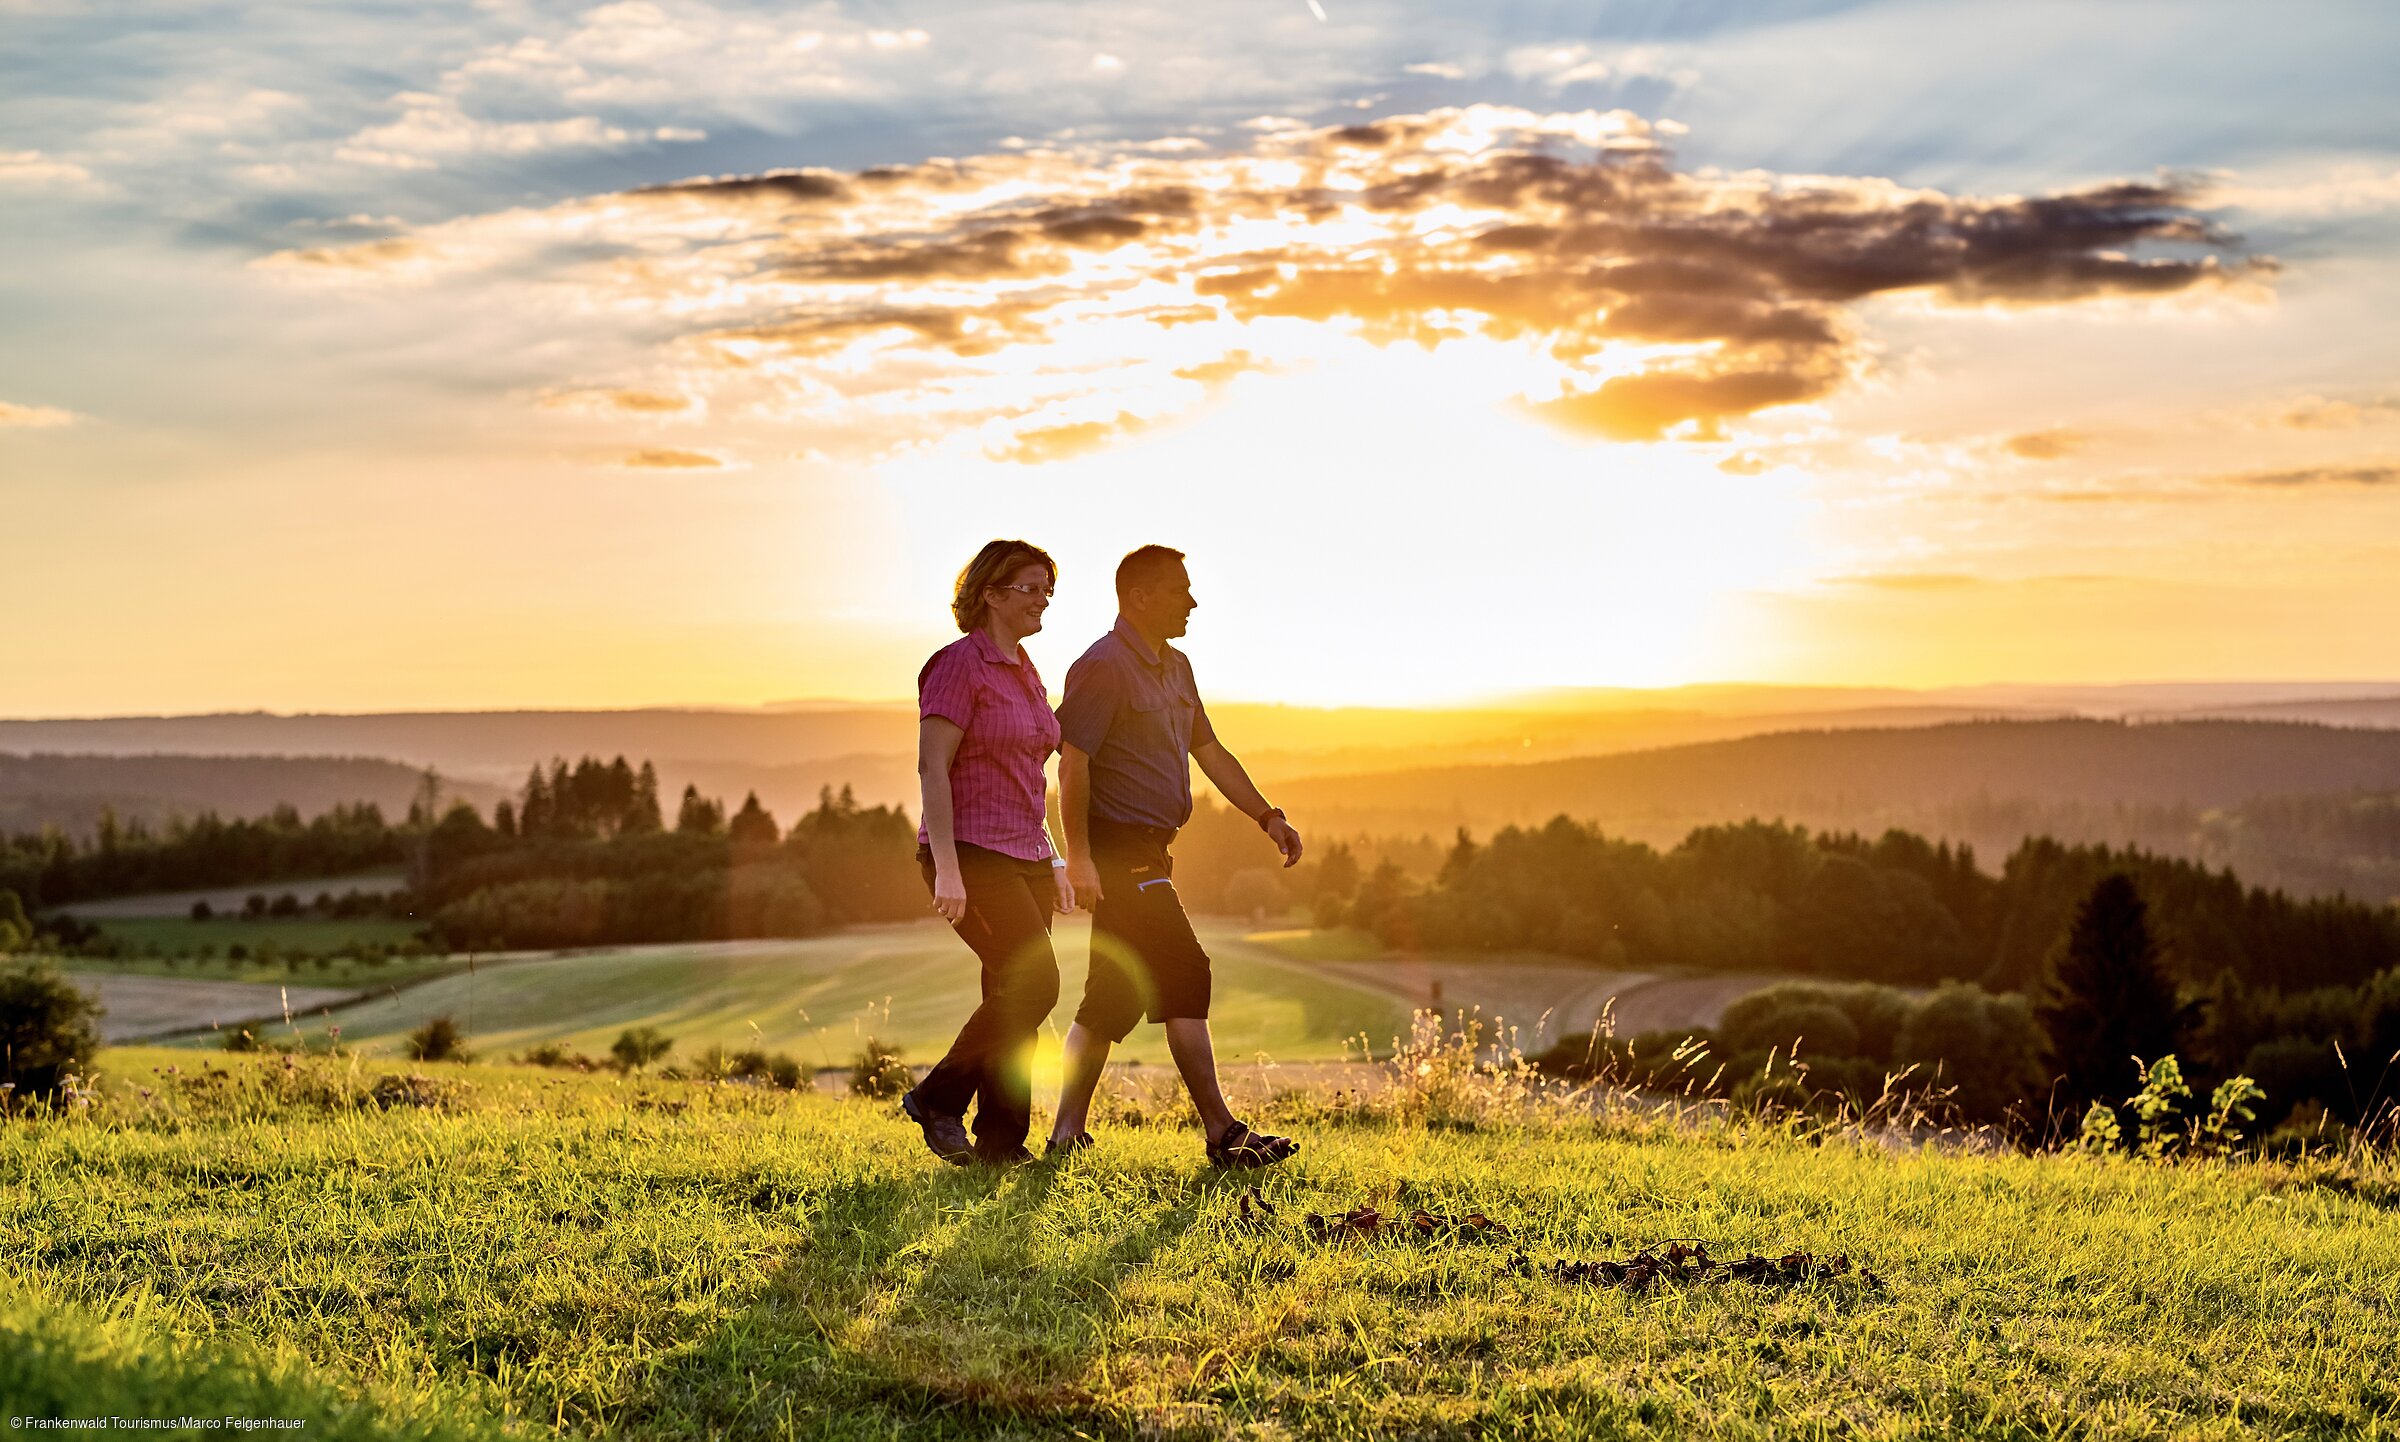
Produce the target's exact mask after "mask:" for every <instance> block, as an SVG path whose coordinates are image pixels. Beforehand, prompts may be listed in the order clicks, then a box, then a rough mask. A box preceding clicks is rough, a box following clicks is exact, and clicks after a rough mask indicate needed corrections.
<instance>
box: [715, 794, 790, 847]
mask: <svg viewBox="0 0 2400 1442" xmlns="http://www.w3.org/2000/svg"><path fill="white" fill-rule="evenodd" d="M726 834H727V835H729V836H730V837H732V838H733V844H734V845H736V846H742V847H751V846H773V845H774V844H775V843H776V842H777V841H780V840H782V839H783V831H782V828H780V827H778V826H777V825H776V824H775V818H774V817H773V816H772V815H770V814H769V813H768V811H767V808H765V807H764V806H761V805H759V804H758V793H757V792H755V791H753V792H751V793H750V794H749V795H748V796H746V797H744V798H743V799H742V809H741V810H739V811H737V812H735V813H734V814H733V821H732V823H731V824H730V825H729V826H728V827H727V828H726Z"/></svg>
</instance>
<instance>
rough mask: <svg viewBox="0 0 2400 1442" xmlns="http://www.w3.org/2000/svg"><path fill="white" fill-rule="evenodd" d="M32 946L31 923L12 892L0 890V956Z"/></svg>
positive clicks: (22, 903)
mask: <svg viewBox="0 0 2400 1442" xmlns="http://www.w3.org/2000/svg"><path fill="white" fill-rule="evenodd" d="M32 944H33V921H32V919H31V918H30V917H28V916H26V915H25V903H24V902H23V901H21V900H19V899H18V898H17V894H16V893H15V892H14V891H6V890H0V955H4V954H6V953H8V952H12V951H23V950H24V949H25V948H26V947H28V946H31V945H32Z"/></svg>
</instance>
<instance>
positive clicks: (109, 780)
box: [0, 753, 502, 836]
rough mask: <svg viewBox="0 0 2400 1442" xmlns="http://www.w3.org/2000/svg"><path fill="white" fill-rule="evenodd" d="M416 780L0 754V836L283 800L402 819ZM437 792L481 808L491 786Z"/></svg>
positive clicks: (493, 797) (280, 763) (487, 803)
mask: <svg viewBox="0 0 2400 1442" xmlns="http://www.w3.org/2000/svg"><path fill="white" fill-rule="evenodd" d="M418 779H419V773H418V771H417V769H416V768H415V767H412V766H406V765H402V764H401V763H399V762H396V761H383V760H376V759H373V758H369V757H363V756H342V757H327V756H150V755H126V756H59V755H46V754H36V755H31V756H12V755H8V754H6V753H0V833H15V832H31V831H39V830H40V829H41V828H42V827H43V826H45V825H51V826H57V827H58V828H60V829H61V830H63V831H66V832H68V833H69V834H71V835H75V836H88V835H90V834H91V832H92V830H93V828H95V827H96V826H97V825H98V824H99V820H100V812H101V810H102V808H104V807H106V808H110V809H113V810H114V811H115V812H116V814H117V816H118V817H119V819H121V820H131V819H134V818H137V817H138V818H139V819H141V820H143V821H145V822H149V823H152V824H154V825H155V824H157V823H159V822H163V821H164V820H166V818H167V817H169V816H171V815H177V814H181V815H185V816H191V815H195V814H197V813H199V812H202V811H214V812H216V813H217V814H218V815H220V816H225V817H229V818H230V817H236V816H259V815H263V814H265V813H266V812H269V811H272V810H274V809H275V807H276V806H278V805H281V804H285V803H289V804H290V805H292V806H294V807H296V808H298V810H299V812H300V814H301V816H302V817H304V818H305V817H313V816H316V815H318V814H319V813H321V812H324V811H326V810H328V809H330V808H331V807H333V806H334V805H336V804H340V803H348V802H354V801H372V802H374V803H375V804H376V805H378V806H380V807H382V808H383V814H384V815H385V816H386V817H388V818H390V819H392V820H394V821H397V820H399V819H400V818H402V817H404V816H406V815H407V814H408V803H409V800H410V798H411V797H413V796H414V795H415V794H416V790H417V783H418ZM443 793H444V795H446V796H449V797H453V798H456V799H460V800H465V801H471V802H473V803H475V805H477V806H478V807H481V808H483V809H485V810H487V811H488V810H489V809H490V808H491V805H492V803H493V802H495V801H497V800H499V799H500V796H501V794H502V793H501V791H500V790H499V788H497V787H493V786H488V785H483V784H480V783H477V782H472V781H459V780H449V781H445V783H444V786H443Z"/></svg>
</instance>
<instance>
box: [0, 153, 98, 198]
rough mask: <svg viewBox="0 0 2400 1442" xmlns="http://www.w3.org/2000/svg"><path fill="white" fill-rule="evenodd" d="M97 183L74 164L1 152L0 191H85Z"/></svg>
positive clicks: (87, 172) (32, 154) (86, 172)
mask: <svg viewBox="0 0 2400 1442" xmlns="http://www.w3.org/2000/svg"><path fill="white" fill-rule="evenodd" d="M98 183H99V181H98V178H97V177H95V176H94V175H93V174H92V173H91V172H90V171H89V170H86V169H84V168H83V167H82V166H80V165H77V164H75V163H74V162H73V161H67V160H59V159H57V158H55V157H53V156H47V155H44V154H42V152H40V151H38V150H0V190H85V189H91V188H93V187H95V186H97V185H98Z"/></svg>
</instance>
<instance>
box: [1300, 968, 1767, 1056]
mask: <svg viewBox="0 0 2400 1442" xmlns="http://www.w3.org/2000/svg"><path fill="white" fill-rule="evenodd" d="M1291 964H1292V965H1295V966H1306V967H1309V968H1310V969H1312V970H1318V971H1324V972H1328V973H1331V974H1333V975H1335V976H1339V977H1342V978H1343V979H1344V980H1347V981H1355V982H1358V983H1360V984H1361V985H1365V986H1372V987H1376V988H1378V989H1381V990H1384V991H1388V992H1390V993H1391V994H1392V995H1394V996H1398V997H1402V998H1404V999H1406V1000H1407V1001H1408V1002H1409V1003H1410V1004H1411V1005H1412V1006H1417V1007H1427V1006H1433V1005H1435V1004H1436V992H1435V987H1436V986H1437V985H1438V986H1439V987H1440V992H1439V1005H1440V1006H1441V1007H1442V1009H1444V1010H1446V1011H1453V1012H1455V1011H1460V1010H1464V1009H1467V1008H1476V1009H1478V1010H1480V1011H1481V1013H1482V1015H1483V1016H1484V1018H1485V1019H1486V1021H1487V1022H1488V1021H1489V1020H1490V1019H1492V1018H1495V1017H1498V1018H1501V1019H1504V1020H1505V1021H1506V1022H1508V1024H1510V1025H1512V1026H1514V1027H1516V1028H1517V1044H1518V1045H1519V1046H1520V1047H1522V1048H1524V1049H1525V1051H1527V1052H1528V1053H1533V1052H1540V1051H1542V1050H1545V1049H1546V1048H1548V1047H1551V1046H1553V1045H1555V1044H1557V1043H1558V1042H1560V1041H1562V1040H1565V1039H1566V1038H1569V1037H1580V1036H1584V1035H1587V1034H1589V1033H1590V1031H1591V1029H1592V1027H1593V1025H1594V1024H1596V1023H1597V1022H1598V1021H1599V1020H1600V1017H1601V1013H1602V1012H1603V1011H1604V1010H1605V1011H1608V1012H1609V1013H1610V1016H1611V1020H1612V1023H1613V1025H1614V1028H1615V1031H1616V1034H1617V1035H1618V1036H1638V1035H1640V1034H1641V1033H1643V1032H1646V1031H1669V1030H1673V1029H1675V1028H1677V1027H1706V1026H1715V1025H1716V1024H1717V1019H1718V1018H1719V1017H1721V1016H1723V1015H1724V1014H1725V1008H1726V1007H1728V1006H1730V1005H1732V1004H1733V1003H1734V1002H1735V1001H1737V1000H1739V999H1741V998H1742V997H1744V996H1747V995H1749V994H1750V993H1751V992H1753V991H1757V990H1758V989H1760V988H1761V987H1767V986H1773V985H1774V984H1775V983H1777V982H1779V981H1790V980H1792V978H1791V977H1788V976H1782V975H1778V974H1774V973H1769V972H1732V973H1727V974H1724V975H1719V976H1662V975H1659V974H1658V973H1655V972H1641V971H1607V970H1603V969H1600V968H1597V967H1588V966H1575V965H1572V964H1567V963H1559V964H1555V965H1553V964H1548V963H1542V962H1519V961H1491V962H1483V961H1426V960H1422V959H1417V958H1397V957H1395V958H1392V959H1389V960H1381V961H1324V962H1313V963H1311V962H1293V963H1291ZM1612 1003H1613V1008H1612ZM1378 1040H1379V1042H1380V1039H1378Z"/></svg>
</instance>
